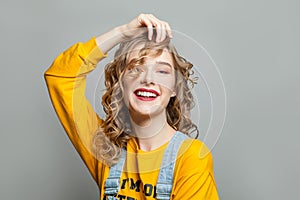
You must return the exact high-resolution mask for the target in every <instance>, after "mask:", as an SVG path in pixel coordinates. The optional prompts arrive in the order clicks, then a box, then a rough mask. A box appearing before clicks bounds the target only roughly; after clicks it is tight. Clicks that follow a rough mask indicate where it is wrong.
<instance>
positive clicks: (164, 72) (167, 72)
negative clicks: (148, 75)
mask: <svg viewBox="0 0 300 200" xmlns="http://www.w3.org/2000/svg"><path fill="white" fill-rule="evenodd" d="M157 72H158V73H160V74H170V72H169V71H167V70H158V71H157Z"/></svg>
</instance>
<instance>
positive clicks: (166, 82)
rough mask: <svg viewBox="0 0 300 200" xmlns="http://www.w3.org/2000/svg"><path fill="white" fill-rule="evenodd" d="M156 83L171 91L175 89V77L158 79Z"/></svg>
mask: <svg viewBox="0 0 300 200" xmlns="http://www.w3.org/2000/svg"><path fill="white" fill-rule="evenodd" d="M156 83H157V84H159V85H160V86H162V87H164V88H165V89H168V90H169V91H174V90H175V77H168V78H163V79H157V80H156Z"/></svg>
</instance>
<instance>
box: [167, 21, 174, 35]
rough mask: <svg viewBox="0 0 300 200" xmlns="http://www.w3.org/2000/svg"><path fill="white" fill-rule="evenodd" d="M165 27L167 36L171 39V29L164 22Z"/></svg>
mask: <svg viewBox="0 0 300 200" xmlns="http://www.w3.org/2000/svg"><path fill="white" fill-rule="evenodd" d="M165 27H166V31H167V34H168V36H169V37H170V38H173V34H172V30H171V27H170V25H169V23H167V22H166V24H165Z"/></svg>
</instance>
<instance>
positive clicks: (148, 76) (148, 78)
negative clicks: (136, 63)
mask: <svg viewBox="0 0 300 200" xmlns="http://www.w3.org/2000/svg"><path fill="white" fill-rule="evenodd" d="M141 82H142V83H144V84H154V74H153V72H152V70H149V69H148V70H146V71H145V72H144V74H143V77H142V79H141Z"/></svg>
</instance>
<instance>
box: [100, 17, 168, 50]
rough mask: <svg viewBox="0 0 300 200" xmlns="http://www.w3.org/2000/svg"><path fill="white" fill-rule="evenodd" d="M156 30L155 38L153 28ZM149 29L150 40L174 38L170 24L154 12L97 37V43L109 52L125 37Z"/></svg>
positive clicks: (130, 36) (159, 40)
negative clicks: (158, 17)
mask: <svg viewBox="0 0 300 200" xmlns="http://www.w3.org/2000/svg"><path fill="white" fill-rule="evenodd" d="M154 28H155V30H156V38H153V29H154ZM145 31H148V38H149V40H152V39H155V41H156V42H161V41H163V40H164V39H165V38H166V37H170V38H172V31H171V28H170V26H169V24H168V23H167V22H165V21H162V20H160V19H157V18H156V17H155V16H154V15H152V14H140V15H139V16H137V17H136V18H134V19H133V20H131V21H130V22H129V23H127V24H124V25H122V26H118V27H116V28H114V29H112V30H111V31H109V32H106V33H104V34H102V35H100V36H98V37H97V38H96V43H97V45H98V46H99V48H100V49H101V50H102V52H104V53H107V52H108V51H109V50H110V49H112V48H113V47H114V46H116V45H117V44H119V43H120V42H122V41H123V40H125V39H128V38H132V37H135V36H137V35H139V34H143V33H144V32H145Z"/></svg>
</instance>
